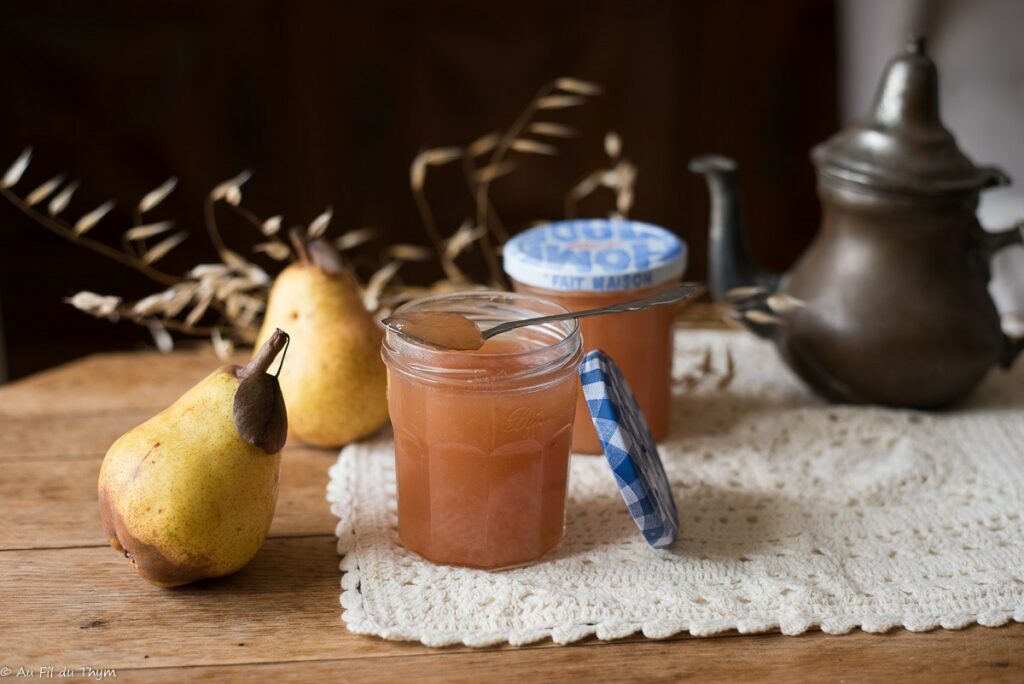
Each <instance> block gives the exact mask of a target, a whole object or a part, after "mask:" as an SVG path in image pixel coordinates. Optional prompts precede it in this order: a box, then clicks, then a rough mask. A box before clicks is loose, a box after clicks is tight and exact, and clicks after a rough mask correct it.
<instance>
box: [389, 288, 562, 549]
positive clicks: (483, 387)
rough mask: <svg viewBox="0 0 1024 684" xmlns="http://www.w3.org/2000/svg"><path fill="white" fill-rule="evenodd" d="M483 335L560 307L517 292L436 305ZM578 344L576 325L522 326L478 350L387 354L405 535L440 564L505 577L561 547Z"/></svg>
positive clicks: (394, 337)
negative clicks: (508, 570)
mask: <svg viewBox="0 0 1024 684" xmlns="http://www.w3.org/2000/svg"><path fill="white" fill-rule="evenodd" d="M407 306H408V307H412V308H413V309H415V307H421V308H423V309H428V310H430V309H432V310H444V309H446V308H447V309H448V310H456V311H458V312H459V313H463V314H465V315H467V316H469V317H470V318H471V319H473V320H476V321H478V322H479V323H480V326H481V328H484V329H486V328H487V327H489V326H490V325H494V324H497V323H500V322H502V321H504V320H512V319H514V318H527V317H530V316H539V315H544V314H547V313H559V312H561V311H562V309H561V307H558V306H557V305H554V304H551V303H549V302H543V301H541V300H538V299H535V298H533V297H525V296H522V295H516V294H510V293H474V294H462V295H446V296H442V297H431V298H428V299H426V300H419V301H417V302H413V303H411V304H410V305H407ZM581 354H582V351H581V344H580V339H579V333H578V331H577V326H576V324H575V323H574V322H572V321H569V322H564V323H556V324H551V325H548V326H542V327H538V328H533V327H531V328H523V329H521V330H517V331H514V332H510V333H507V334H505V335H502V336H500V337H498V338H495V339H492V340H488V341H487V342H486V343H485V344H484V346H483V347H481V348H480V349H478V350H475V351H451V350H440V349H433V348H430V347H428V346H424V345H420V344H417V343H416V342H415V341H410V340H409V339H408V338H402V336H401V335H398V334H395V333H393V332H389V333H388V337H387V339H386V340H385V344H384V351H383V355H384V360H385V362H386V363H387V365H388V409H389V411H390V414H391V422H392V425H393V428H394V433H395V469H396V476H397V485H398V534H399V539H400V540H401V542H402V544H403V545H404V546H405V547H406V548H408V549H409V550H411V551H414V552H416V553H417V554H419V555H420V556H422V557H424V558H426V559H427V560H430V561H433V562H435V563H445V564H451V565H463V566H469V567H475V568H486V569H493V568H502V567H509V566H515V565H522V564H526V563H530V562H533V561H536V560H538V559H539V558H540V557H541V556H543V555H544V554H545V553H546V552H547V551H549V550H551V549H552V548H553V547H554V546H556V545H557V544H558V542H559V541H560V540H561V538H562V534H563V531H564V525H565V497H566V488H567V484H568V471H569V451H570V442H571V439H572V425H573V414H574V411H575V402H576V393H577V389H576V388H577V375H576V368H577V366H578V364H579V361H580V358H581Z"/></svg>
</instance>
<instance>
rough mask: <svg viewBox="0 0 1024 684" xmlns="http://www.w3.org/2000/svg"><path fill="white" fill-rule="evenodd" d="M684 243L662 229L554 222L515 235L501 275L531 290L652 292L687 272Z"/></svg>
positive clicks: (602, 221)
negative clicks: (649, 289)
mask: <svg viewBox="0 0 1024 684" xmlns="http://www.w3.org/2000/svg"><path fill="white" fill-rule="evenodd" d="M686 257H687V251H686V243H684V242H683V241H682V240H680V239H679V238H678V237H676V236H675V235H674V234H673V233H671V232H670V231H668V230H665V229H664V228H660V227H658V226H654V225H651V224H649V223H640V222H639V221H626V220H622V219H586V220H578V221H558V222H557V223H548V224H545V225H541V226H536V227H534V228H530V229H528V230H524V231H523V232H521V233H519V234H518V235H516V236H515V237H513V238H512V239H511V240H509V241H508V242H507V243H505V247H504V249H503V251H502V258H503V260H504V267H505V273H507V274H508V275H509V277H511V278H513V279H515V280H517V281H519V282H520V283H523V284H525V285H532V286H534V287H543V288H547V289H549V290H561V291H574V292H616V291H623V290H636V289H640V288H645V287H653V286H655V285H660V284H662V283H666V282H668V281H670V280H673V279H675V278H680V277H682V275H683V271H685V270H686Z"/></svg>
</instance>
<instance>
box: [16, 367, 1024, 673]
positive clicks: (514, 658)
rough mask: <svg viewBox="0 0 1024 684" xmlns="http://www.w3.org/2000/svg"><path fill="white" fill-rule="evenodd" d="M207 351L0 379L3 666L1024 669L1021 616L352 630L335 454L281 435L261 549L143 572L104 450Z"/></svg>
mask: <svg viewBox="0 0 1024 684" xmlns="http://www.w3.org/2000/svg"><path fill="white" fill-rule="evenodd" d="M218 365H220V364H219V362H218V361H217V360H216V359H215V358H214V357H213V356H212V355H211V354H209V353H207V352H199V351H182V352H175V353H173V354H170V355H159V354H157V353H148V352H141V353H119V354H104V355H98V356H91V357H87V358H85V359H82V360H80V361H77V362H74V363H71V364H69V365H66V366H63V367H60V368H56V369H52V370H49V371H46V372H44V373H40V374H38V375H35V376H33V377H30V378H27V379H25V380H23V381H19V382H16V383H13V384H11V385H8V386H6V387H3V388H0V462H2V464H0V468H2V470H3V477H0V520H2V524H0V667H7V668H13V670H14V672H7V671H5V670H3V669H0V675H4V674H8V675H11V679H15V677H13V674H15V673H16V672H17V669H18V668H19V667H25V668H28V669H34V670H35V671H36V672H37V673H38V671H39V668H41V667H44V666H54V667H55V670H54V672H55V673H59V672H60V670H61V668H62V667H68V668H71V669H72V670H77V669H78V668H82V667H91V668H93V669H95V670H102V669H105V668H113V669H115V670H116V671H117V675H118V679H122V680H123V679H128V680H129V681H134V680H136V679H143V680H150V681H168V682H178V681H181V680H182V679H183V678H187V679H188V680H191V679H200V680H216V681H219V682H221V681H262V680H264V679H268V678H270V677H273V678H275V679H281V680H305V679H311V678H332V679H337V680H343V681H353V682H361V681H402V680H407V679H413V678H415V679H416V680H417V681H446V682H452V681H467V682H470V681H481V680H484V679H490V680H502V681H504V680H534V681H545V682H546V681H563V680H564V681H570V680H571V681H576V680H592V681H600V680H604V679H613V680H620V681H621V680H629V679H637V680H648V681H652V680H653V681H680V680H686V679H713V680H718V681H721V680H725V681H755V680H756V681H763V680H775V679H777V680H786V681H796V680H814V681H879V680H883V681H884V680H894V679H897V678H898V679H900V680H904V681H921V682H934V681H940V680H949V681H965V680H974V681H988V680H1007V681H1012V680H1015V681H1022V680H1024V624H1012V625H1008V626H1006V627H1002V628H996V629H991V628H986V627H978V626H974V627H970V628H968V629H964V630H961V631H944V630H937V631H934V632H930V633H926V634H915V633H910V632H907V631H904V630H893V631H891V632H889V633H888V634H883V635H877V634H866V633H863V632H854V633H850V634H847V635H844V636H828V635H825V634H822V633H820V632H814V633H808V634H805V635H803V636H799V637H786V636H782V635H779V634H765V635H758V636H740V635H736V634H726V635H722V636H717V637H711V638H693V637H689V636H679V637H676V638H672V639H669V640H666V641H657V642H656V641H648V640H645V639H643V638H640V637H631V638H627V639H622V640H619V641H615V642H610V643H609V642H601V641H598V640H596V639H590V640H587V641H583V642H580V643H577V644H574V645H572V646H568V647H561V646H556V645H553V644H552V643H551V642H542V643H538V644H534V645H532V646H528V647H523V648H511V647H503V648H490V649H483V650H478V649H470V648H464V647H461V648H460V647H452V648H445V649H438V650H434V649H428V648H425V647H423V646H420V645H418V644H411V643H398V642H387V641H383V640H380V639H376V638H372V637H361V636H356V635H353V634H349V633H348V632H347V631H346V630H345V627H344V624H343V623H342V621H341V607H340V606H339V603H338V596H339V594H340V586H339V585H340V572H339V569H338V563H339V559H338V557H337V554H336V551H335V539H334V534H333V532H334V528H335V523H336V521H335V519H334V518H333V517H332V515H331V513H330V511H329V509H328V506H327V503H326V501H325V488H326V486H327V469H328V467H329V466H330V465H331V464H332V463H334V461H335V458H336V456H337V454H336V452H334V451H330V450H327V451H325V450H318V449H312V448H308V447H304V446H302V445H300V444H292V443H290V444H289V445H288V446H287V447H286V449H285V452H284V455H283V458H282V462H283V465H282V475H281V493H280V499H279V501H278V506H277V515H276V517H275V519H274V524H273V527H272V528H271V531H270V537H269V539H268V540H267V542H266V544H265V545H264V547H263V549H262V550H261V551H260V553H259V555H258V556H257V557H256V559H255V560H254V561H253V562H252V563H251V564H250V565H249V566H248V567H246V568H245V569H243V570H242V571H241V572H239V573H237V574H236V575H234V576H232V577H227V578H223V579H219V580H208V581H205V582H202V583H199V584H196V585H193V586H190V587H184V588H179V589H173V590H166V589H159V588H156V587H153V586H151V585H149V584H148V583H146V582H144V581H143V580H142V579H140V578H139V577H137V576H136V575H135V573H134V572H133V571H132V570H131V568H130V567H129V565H128V563H127V561H125V559H124V558H123V557H122V556H121V555H120V554H118V553H116V552H115V551H114V550H112V549H111V548H110V547H109V546H108V545H107V544H106V542H105V540H104V538H103V535H102V533H101V531H100V522H99V516H98V513H97V508H96V478H97V475H98V472H99V466H100V461H101V459H102V458H103V454H104V453H105V451H106V449H107V448H108V447H109V446H110V444H111V443H112V442H113V441H114V440H115V439H116V438H117V437H118V436H119V435H120V434H122V433H123V432H125V431H127V430H128V429H130V428H132V427H133V426H135V425H137V424H138V423H140V422H141V421H143V420H144V419H146V418H148V417H149V416H151V415H152V414H154V413H156V412H157V411H159V410H161V409H163V408H165V407H166V406H167V405H169V404H170V403H172V402H173V401H174V400H175V399H176V398H177V397H178V396H179V395H180V394H181V393H182V392H183V391H184V390H185V389H187V388H188V387H190V386H191V385H192V384H194V383H195V382H197V381H198V380H199V379H200V378H202V377H203V376H205V375H206V374H207V373H208V372H209V371H210V370H212V369H213V368H215V367H216V366H218ZM37 676H38V674H37ZM55 676H56V675H55Z"/></svg>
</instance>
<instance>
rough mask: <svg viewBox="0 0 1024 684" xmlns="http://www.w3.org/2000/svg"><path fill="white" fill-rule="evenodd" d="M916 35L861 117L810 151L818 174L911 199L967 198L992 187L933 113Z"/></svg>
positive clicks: (930, 72) (934, 98)
mask: <svg viewBox="0 0 1024 684" xmlns="http://www.w3.org/2000/svg"><path fill="white" fill-rule="evenodd" d="M926 45H927V41H926V39H925V36H924V35H912V36H911V37H910V39H909V41H908V44H907V47H906V49H905V50H904V51H903V52H901V53H900V54H898V55H896V56H895V57H893V58H892V59H891V60H890V61H889V64H888V65H887V66H886V68H885V72H884V73H883V74H882V79H881V81H880V82H879V84H878V89H877V90H876V91H875V98H874V101H873V102H872V104H871V107H870V108H869V109H868V111H867V112H866V113H865V114H864V115H863V116H862V117H860V119H858V120H857V121H855V122H854V123H853V124H852V125H851V126H850V127H849V128H847V129H846V130H843V131H840V132H839V133H837V134H835V135H834V136H832V137H831V138H829V139H828V140H826V141H825V142H823V143H821V144H819V145H818V146H817V147H815V148H814V150H812V152H811V158H812V159H813V161H814V163H815V165H816V166H817V167H818V171H819V173H821V174H823V175H825V176H831V177H835V178H839V179H841V180H846V181H851V182H854V183H858V184H860V185H863V186H869V187H878V188H885V189H888V190H897V191H904V192H910V193H916V194H929V195H931V194H943V193H948V192H970V191H978V190H980V189H981V188H984V187H988V186H990V185H993V184H996V183H995V181H994V178H995V176H993V173H992V170H991V169H989V168H979V167H977V166H975V164H974V163H973V162H972V161H971V160H970V159H968V158H967V156H966V155H965V154H964V153H963V152H962V151H961V150H960V147H959V146H958V145H957V142H956V139H955V138H954V137H953V134H952V133H950V132H949V130H948V129H947V128H946V126H945V125H944V124H943V122H942V117H941V115H940V113H939V74H938V69H937V68H936V66H935V62H934V61H932V59H931V57H929V56H928V54H927V52H926Z"/></svg>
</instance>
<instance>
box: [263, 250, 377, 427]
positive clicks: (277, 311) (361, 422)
mask: <svg viewBox="0 0 1024 684" xmlns="http://www.w3.org/2000/svg"><path fill="white" fill-rule="evenodd" d="M291 238H292V242H293V244H294V245H295V250H296V252H297V253H298V255H299V260H298V261H296V262H295V263H293V264H291V265H290V266H288V267H287V268H285V269H284V270H283V271H282V272H281V274H280V275H278V276H277V280H275V281H274V285H273V287H272V288H271V290H270V298H269V300H268V302H267V311H266V316H265V317H264V321H263V328H262V329H261V330H260V333H259V335H258V336H257V338H256V343H257V344H259V343H260V342H261V341H262V340H264V339H266V338H267V337H268V336H269V335H270V333H271V332H272V331H273V330H274V329H275V328H277V327H287V328H288V330H289V331H291V335H292V342H291V346H290V347H289V349H288V365H287V366H286V367H285V368H284V369H283V370H282V371H281V391H282V392H284V399H285V402H286V403H287V404H288V429H289V432H290V433H291V434H292V435H293V436H294V437H296V438H298V439H300V440H302V441H303V442H306V443H307V444H312V445H315V446H323V447H338V446H342V445H345V444H348V443H350V442H354V441H356V440H359V439H362V438H363V437H367V436H369V435H371V434H373V433H374V432H376V431H377V430H379V429H380V427H381V426H382V425H384V423H385V422H387V419H388V407H387V398H386V396H385V393H386V373H385V369H384V362H383V361H381V358H380V344H381V339H382V337H383V333H382V330H381V328H380V326H379V325H378V323H377V322H376V321H375V320H374V319H373V317H372V316H371V314H370V312H368V311H367V310H366V308H365V306H364V305H363V299H362V296H361V292H360V289H359V286H358V284H357V283H356V281H355V279H354V278H353V277H352V276H351V275H350V274H349V273H348V272H347V271H346V269H345V268H344V267H343V265H342V264H341V260H340V258H339V257H338V253H337V252H336V251H334V248H333V247H332V246H331V245H330V244H329V243H328V242H327V241H325V240H322V239H316V240H312V241H307V239H306V238H305V236H303V235H302V233H301V232H300V231H296V230H293V231H292V233H291Z"/></svg>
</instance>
